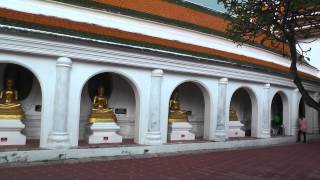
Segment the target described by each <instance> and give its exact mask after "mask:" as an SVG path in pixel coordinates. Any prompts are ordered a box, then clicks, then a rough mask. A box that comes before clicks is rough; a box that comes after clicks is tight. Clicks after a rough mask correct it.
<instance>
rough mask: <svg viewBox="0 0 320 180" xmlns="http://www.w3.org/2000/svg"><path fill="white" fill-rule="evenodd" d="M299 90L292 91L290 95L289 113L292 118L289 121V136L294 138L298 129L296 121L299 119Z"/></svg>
mask: <svg viewBox="0 0 320 180" xmlns="http://www.w3.org/2000/svg"><path fill="white" fill-rule="evenodd" d="M299 93H300V92H299V89H294V90H293V94H292V105H291V113H292V118H291V119H290V121H291V123H290V124H291V133H290V135H292V136H295V135H296V134H297V129H298V119H299V117H298V116H299V100H300V99H299Z"/></svg>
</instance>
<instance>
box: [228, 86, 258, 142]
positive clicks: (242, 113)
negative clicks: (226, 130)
mask: <svg viewBox="0 0 320 180" xmlns="http://www.w3.org/2000/svg"><path fill="white" fill-rule="evenodd" d="M231 108H232V109H233V110H234V111H235V112H236V114H237V117H238V120H239V121H240V122H241V123H242V124H243V126H242V127H241V130H243V131H245V136H247V137H250V136H256V133H255V131H257V130H256V129H257V127H255V126H256V124H257V123H256V122H253V121H257V120H258V115H257V100H256V96H255V95H254V93H253V91H252V90H251V89H249V88H246V87H241V88H238V89H237V90H236V91H235V92H234V93H233V95H232V97H231V101H230V106H229V110H230V109H231Z"/></svg>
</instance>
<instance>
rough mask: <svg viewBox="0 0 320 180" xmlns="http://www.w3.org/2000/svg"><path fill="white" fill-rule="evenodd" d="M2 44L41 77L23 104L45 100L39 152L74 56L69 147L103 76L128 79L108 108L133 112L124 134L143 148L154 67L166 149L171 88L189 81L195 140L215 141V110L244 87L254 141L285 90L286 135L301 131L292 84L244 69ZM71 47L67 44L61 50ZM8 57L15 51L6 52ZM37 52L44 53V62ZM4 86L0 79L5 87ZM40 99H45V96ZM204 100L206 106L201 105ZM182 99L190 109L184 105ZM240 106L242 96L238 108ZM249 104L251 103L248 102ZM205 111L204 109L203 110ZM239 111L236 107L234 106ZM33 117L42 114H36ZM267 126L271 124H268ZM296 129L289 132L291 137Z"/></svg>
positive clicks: (3, 59)
mask: <svg viewBox="0 0 320 180" xmlns="http://www.w3.org/2000/svg"><path fill="white" fill-rule="evenodd" d="M4 37H7V36H5V35H3V34H2V35H0V38H2V39H3V38H4ZM8 37H9V36H8ZM11 38H12V37H11ZM15 38H18V39H19V38H22V39H23V38H25V37H18V36H17V37H15ZM30 39H31V38H30ZM30 39H29V40H30ZM24 40H26V39H24ZM3 41H5V40H3ZM5 42H7V43H8V44H9V45H10V46H9V45H8V46H6V48H7V49H6V51H3V50H0V63H14V64H18V65H21V66H23V67H26V68H27V69H29V70H31V71H32V72H33V73H34V75H35V77H37V78H38V81H39V84H34V89H33V90H32V93H31V94H30V97H28V99H27V100H26V104H28V103H29V102H32V103H33V104H36V105H39V103H40V102H41V101H42V102H41V104H42V112H41V123H40V125H41V128H40V129H41V130H38V133H39V131H40V147H43V148H45V147H47V146H46V145H47V139H48V134H49V133H50V131H51V129H52V124H53V106H54V94H55V92H54V91H55V77H56V62H57V59H58V58H59V57H62V56H67V57H70V58H71V59H72V61H73V63H72V68H71V74H70V86H69V104H68V109H66V111H67V112H68V121H67V125H68V133H69V137H70V141H71V145H72V146H74V147H75V146H78V140H79V134H80V139H82V137H83V132H84V127H85V126H84V123H85V119H86V118H87V116H88V114H89V113H90V108H88V107H89V106H90V103H91V102H90V99H89V98H88V96H87V95H84V96H83V98H82V100H81V94H82V92H83V91H86V88H87V87H86V86H85V84H86V82H87V81H88V80H89V79H90V78H91V77H93V76H94V75H97V74H99V73H103V72H112V73H115V74H119V75H121V77H124V78H125V79H126V80H127V82H126V83H123V81H117V83H118V84H117V85H114V88H115V89H117V90H116V91H114V92H113V94H112V95H111V96H112V97H111V98H110V99H109V103H110V107H113V108H117V107H122V106H123V107H126V108H127V109H128V117H121V118H120V117H119V124H120V126H121V130H120V133H121V134H122V135H124V136H126V137H128V138H134V140H135V142H136V143H138V144H144V141H145V134H146V133H147V131H148V124H149V119H150V116H149V114H150V103H152V99H150V89H151V71H152V70H153V69H163V70H164V75H163V78H162V88H161V89H159V91H160V92H161V106H160V107H161V110H160V131H161V136H162V142H164V143H165V142H167V133H168V132H167V131H168V109H169V99H170V96H171V94H172V92H173V90H174V89H175V88H176V87H178V86H179V85H180V84H182V83H184V82H192V83H193V85H192V86H191V87H189V88H188V89H190V91H189V90H188V91H185V94H182V95H183V97H182V98H181V100H182V101H183V102H182V109H185V110H192V111H193V115H194V117H192V116H191V117H190V120H191V122H192V123H193V124H195V125H194V127H195V128H194V131H195V132H196V134H197V136H201V135H202V133H203V136H204V139H209V140H213V137H214V136H215V133H216V124H217V118H218V113H221V112H218V107H217V105H218V99H221V98H226V99H227V104H228V107H229V105H230V102H231V97H232V95H233V93H234V92H235V91H236V90H237V89H239V88H241V87H244V88H245V89H247V90H248V93H249V96H250V98H251V100H252V136H254V137H261V132H262V128H261V126H262V121H263V119H264V114H263V111H262V109H263V107H264V104H265V103H268V104H270V105H271V102H272V98H273V95H274V94H275V93H276V92H278V91H281V92H283V93H284V94H285V95H286V96H287V97H288V104H289V105H288V109H287V111H288V117H287V118H286V119H289V120H288V121H287V123H288V125H286V126H288V127H289V128H286V129H288V131H289V129H291V130H292V129H293V128H296V126H295V124H294V123H295V122H296V119H297V112H298V109H299V106H298V105H299V100H300V97H301V95H300V93H299V92H297V91H296V90H295V86H294V85H293V84H292V83H291V81H289V79H287V78H285V77H278V76H276V75H271V74H265V73H262V72H253V71H249V70H248V71H244V70H239V69H236V68H232V67H227V66H226V67H224V66H222V65H215V64H209V63H208V64H205V63H202V61H199V62H198V61H196V62H193V61H188V60H186V61H184V60H183V59H182V58H180V59H179V58H173V57H172V58H169V57H162V56H157V54H153V55H151V53H150V54H147V55H146V54H143V53H141V52H133V51H130V52H129V51H128V52H124V51H120V50H119V49H111V48H110V49H108V48H102V47H98V46H97V47H89V46H85V43H83V45H81V46H80V45H79V46H78V45H76V44H71V43H70V44H68V43H64V42H54V41H51V40H39V42H38V40H34V41H27V40H26V41H22V40H21V41H20V40H19V41H18V40H17V41H15V40H11V39H9V40H7V41H5ZM44 42H45V43H44ZM10 43H11V44H10ZM37 43H38V44H37ZM66 44H67V45H68V46H64V45H66ZM30 46H34V47H33V48H32V47H30ZM1 48H4V47H0V49H1ZM10 48H11V49H10ZM10 51H11V53H9V52H10ZM24 52H26V53H24ZM40 54H42V55H43V54H45V56H42V55H40ZM68 55H69V56H68ZM2 72H3V68H2V69H1V66H0V73H2ZM220 78H228V79H229V82H228V84H227V94H226V97H219V96H218V80H219V79H220ZM1 81H2V80H1V79H0V84H1ZM267 83H270V84H271V88H270V90H269V91H270V92H269V93H270V94H269V96H268V97H269V98H268V99H267V100H265V99H263V98H262V97H263V92H264V87H265V85H266V84H267ZM128 85H130V87H131V88H132V92H131V94H130V93H128V92H129V91H125V93H124V91H123V90H121V89H126V88H128ZM0 87H1V86H0ZM40 87H41V88H40ZM195 87H197V88H199V89H200V91H201V94H202V95H201V96H200V93H199V89H197V88H195ZM306 88H307V89H308V90H309V91H310V92H315V91H317V90H318V89H319V86H318V85H317V84H312V83H308V84H307V86H306ZM40 89H41V91H40ZM83 89H84V90H83ZM40 93H41V97H42V98H40V95H39V94H40ZM133 95H134V96H133ZM132 97H134V99H132ZM184 97H185V99H184ZM201 98H202V99H203V102H201V100H200V99H201ZM184 101H185V102H188V103H184ZM240 101H241V100H239V98H238V100H237V101H236V102H240ZM23 103H24V102H23ZM245 103H246V104H248V102H245ZM81 104H82V105H83V107H82V106H81ZM134 106H135V108H134ZM200 106H202V107H203V108H200ZM234 106H238V105H237V104H234ZM134 109H135V110H134ZM224 109H226V108H224ZM202 111H203V112H202ZM226 111H228V109H226ZM201 112H202V113H201ZM28 113H30V114H32V113H33V112H31V109H30V112H29V111H28ZM37 113H38V112H37ZM228 113H229V111H228ZM306 113H307V119H308V121H309V126H310V127H309V129H310V130H309V131H311V132H312V131H315V126H316V121H317V120H318V116H317V115H316V113H315V112H314V110H310V108H309V109H308V107H306ZM133 114H134V116H133ZM201 114H202V116H201ZM240 114H241V113H240ZM244 114H245V113H242V114H241V116H244ZM284 114H285V113H284ZM32 115H38V116H40V115H39V113H38V114H32ZM228 115H229V114H228ZM226 117H229V116H226ZM80 119H81V121H80ZM200 119H201V120H200ZM198 120H199V121H198ZM270 120H271V119H268V122H270ZM80 122H81V123H80ZM202 123H203V125H202ZM290 123H292V124H291V125H290ZM37 125H38V123H36V122H34V123H33V125H32V124H30V125H28V126H29V127H30V126H34V127H36V126H37ZM226 125H227V120H226ZM290 127H291V128H290ZM227 128H228V125H227ZM32 131H36V130H32ZM201 131H202V133H201ZM293 131H294V130H292V131H291V133H290V132H289V133H286V134H291V135H292V134H293V133H292V132H293ZM37 136H39V134H37V133H36V132H31V131H30V133H29V135H28V137H29V138H36V137H37Z"/></svg>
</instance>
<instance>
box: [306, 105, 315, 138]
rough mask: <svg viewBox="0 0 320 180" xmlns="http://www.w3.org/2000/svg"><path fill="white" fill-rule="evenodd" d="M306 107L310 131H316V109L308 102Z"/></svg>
mask: <svg viewBox="0 0 320 180" xmlns="http://www.w3.org/2000/svg"><path fill="white" fill-rule="evenodd" d="M305 108H306V119H307V122H308V130H307V132H308V133H313V132H314V129H315V127H314V121H315V120H316V117H315V114H314V109H313V108H312V107H310V106H308V105H307V104H305Z"/></svg>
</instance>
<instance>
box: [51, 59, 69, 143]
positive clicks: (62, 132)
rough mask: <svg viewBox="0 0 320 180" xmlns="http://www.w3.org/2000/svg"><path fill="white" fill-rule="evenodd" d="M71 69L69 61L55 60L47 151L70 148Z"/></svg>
mask: <svg viewBox="0 0 320 180" xmlns="http://www.w3.org/2000/svg"><path fill="white" fill-rule="evenodd" d="M71 67H72V61H71V59H69V58H66V57H61V58H59V59H58V60H57V69H56V84H55V97H54V104H53V106H54V114H53V125H52V131H51V132H50V134H49V138H48V148H49V149H64V148H69V147H70V146H71V145H70V142H69V134H68V132H67V117H68V101H69V79H70V70H71Z"/></svg>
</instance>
